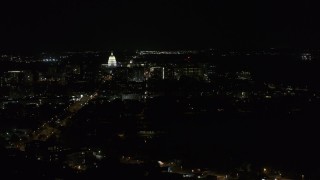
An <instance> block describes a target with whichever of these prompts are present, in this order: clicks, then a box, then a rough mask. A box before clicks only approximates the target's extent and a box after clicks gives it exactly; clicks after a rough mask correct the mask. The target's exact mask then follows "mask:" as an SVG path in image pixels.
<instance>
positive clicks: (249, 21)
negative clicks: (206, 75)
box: [0, 0, 320, 52]
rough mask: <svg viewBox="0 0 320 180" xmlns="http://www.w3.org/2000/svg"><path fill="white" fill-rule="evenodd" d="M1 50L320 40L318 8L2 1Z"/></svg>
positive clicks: (286, 44)
mask: <svg viewBox="0 0 320 180" xmlns="http://www.w3.org/2000/svg"><path fill="white" fill-rule="evenodd" d="M2 7H3V9H2V11H1V12H0V15H1V16H0V20H1V22H2V28H1V29H0V37H1V42H0V50H1V51H7V52H42V51H82V50H96V49H98V50H100V49H101V50H102V49H113V48H116V49H201V48H215V47H218V48H237V47H241V48H244V47H246V48H256V47H260V48H267V47H274V48H319V47H320V46H319V42H320V41H319V39H320V35H319V34H318V33H317V31H318V30H319V27H318V25H317V22H318V21H319V18H318V17H320V16H319V13H318V12H317V11H316V7H317V6H316V4H315V3H313V2H311V1H304V2H299V3H298V2H292V1H287V2H283V1H282V2H277V1H259V2H235V1H216V2H211V1H201V2H198V1H194V0H188V1H182V0H178V1H174V2H172V1H168V0H164V1H159V0H157V1H152V2H148V1H144V0H142V1H136V2H132V1H128V0H120V1H111V0H109V1H104V2H99V1H90V2H88V1H87V2H84V1H80V2H79V1H66V2H65V1H55V0H51V1H46V2H41V1H26V2H25V1H19V0H16V1H10V2H2Z"/></svg>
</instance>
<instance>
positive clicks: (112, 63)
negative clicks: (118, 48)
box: [108, 52, 117, 67]
mask: <svg viewBox="0 0 320 180" xmlns="http://www.w3.org/2000/svg"><path fill="white" fill-rule="evenodd" d="M108 67H117V61H116V57H115V56H114V55H113V52H111V55H110V56H109V59H108Z"/></svg>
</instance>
